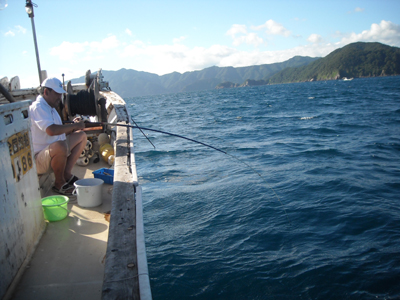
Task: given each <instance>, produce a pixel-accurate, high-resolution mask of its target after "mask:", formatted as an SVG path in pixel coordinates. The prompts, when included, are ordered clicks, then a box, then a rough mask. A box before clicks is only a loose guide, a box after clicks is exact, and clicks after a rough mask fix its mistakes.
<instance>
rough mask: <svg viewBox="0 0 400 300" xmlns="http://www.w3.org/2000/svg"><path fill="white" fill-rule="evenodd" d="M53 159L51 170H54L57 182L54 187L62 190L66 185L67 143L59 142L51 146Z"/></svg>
mask: <svg viewBox="0 0 400 300" xmlns="http://www.w3.org/2000/svg"><path fill="white" fill-rule="evenodd" d="M49 149H50V157H51V162H50V165H51V168H52V169H53V172H54V176H55V182H54V186H55V187H56V188H57V189H60V188H61V187H62V186H63V185H64V184H65V183H66V180H65V177H64V171H65V166H66V162H67V151H68V148H67V143H66V141H57V142H55V143H53V144H51V145H50V146H49Z"/></svg>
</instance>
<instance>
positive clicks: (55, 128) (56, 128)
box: [46, 121, 85, 136]
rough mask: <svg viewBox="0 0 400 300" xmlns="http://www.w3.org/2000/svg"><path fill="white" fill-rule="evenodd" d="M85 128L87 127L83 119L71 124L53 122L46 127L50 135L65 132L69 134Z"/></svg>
mask: <svg viewBox="0 0 400 300" xmlns="http://www.w3.org/2000/svg"><path fill="white" fill-rule="evenodd" d="M84 128H85V123H84V122H83V121H80V122H77V123H71V124H64V125H56V124H53V125H50V126H48V127H47V128H46V133H47V134H48V135H50V136H54V135H60V134H63V133H65V134H66V135H68V134H70V133H71V132H73V131H76V130H81V129H84Z"/></svg>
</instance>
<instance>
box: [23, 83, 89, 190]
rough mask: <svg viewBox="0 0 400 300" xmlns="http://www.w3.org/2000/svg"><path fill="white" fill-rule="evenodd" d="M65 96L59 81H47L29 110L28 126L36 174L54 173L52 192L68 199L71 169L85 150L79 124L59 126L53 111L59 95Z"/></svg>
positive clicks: (81, 125)
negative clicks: (29, 123)
mask: <svg viewBox="0 0 400 300" xmlns="http://www.w3.org/2000/svg"><path fill="white" fill-rule="evenodd" d="M63 93H66V91H65V90H64V89H63V87H62V84H61V81H60V80H59V79H57V78H47V79H46V80H45V81H43V83H42V85H41V90H40V95H39V96H38V97H37V98H36V101H34V102H33V103H32V105H31V106H30V107H29V111H30V115H31V123H32V129H31V130H32V140H33V151H34V152H35V160H36V167H37V173H38V174H44V173H46V172H47V171H49V170H50V168H51V169H52V170H53V172H54V176H55V182H54V186H53V191H54V192H56V193H59V194H63V195H67V196H70V195H72V192H73V190H74V187H73V183H74V182H75V181H77V180H78V177H76V176H74V175H73V174H72V167H73V166H74V164H75V163H76V161H77V160H78V158H79V156H80V154H81V153H82V151H83V149H84V148H85V146H86V141H87V137H86V133H85V132H84V131H81V129H83V128H85V124H84V123H83V121H78V122H75V123H72V124H64V125H63V124H62V121H61V118H60V115H59V114H58V112H57V110H56V108H57V107H59V105H60V102H61V94H63Z"/></svg>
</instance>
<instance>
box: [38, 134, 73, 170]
mask: <svg viewBox="0 0 400 300" xmlns="http://www.w3.org/2000/svg"><path fill="white" fill-rule="evenodd" d="M66 142H67V156H70V154H71V149H70V146H69V136H68V135H67V140H66ZM35 161H36V170H37V174H38V175H41V174H45V173H47V172H49V171H50V170H51V156H50V145H48V146H47V147H46V148H44V149H43V150H41V151H40V152H38V153H36V154H35Z"/></svg>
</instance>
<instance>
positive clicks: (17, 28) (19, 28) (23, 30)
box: [4, 25, 26, 36]
mask: <svg viewBox="0 0 400 300" xmlns="http://www.w3.org/2000/svg"><path fill="white" fill-rule="evenodd" d="M14 28H15V29H14V30H12V29H10V30H9V31H7V32H6V33H5V34H4V36H15V35H16V34H17V33H22V34H25V33H26V28H24V27H22V26H20V25H16V26H14Z"/></svg>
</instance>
